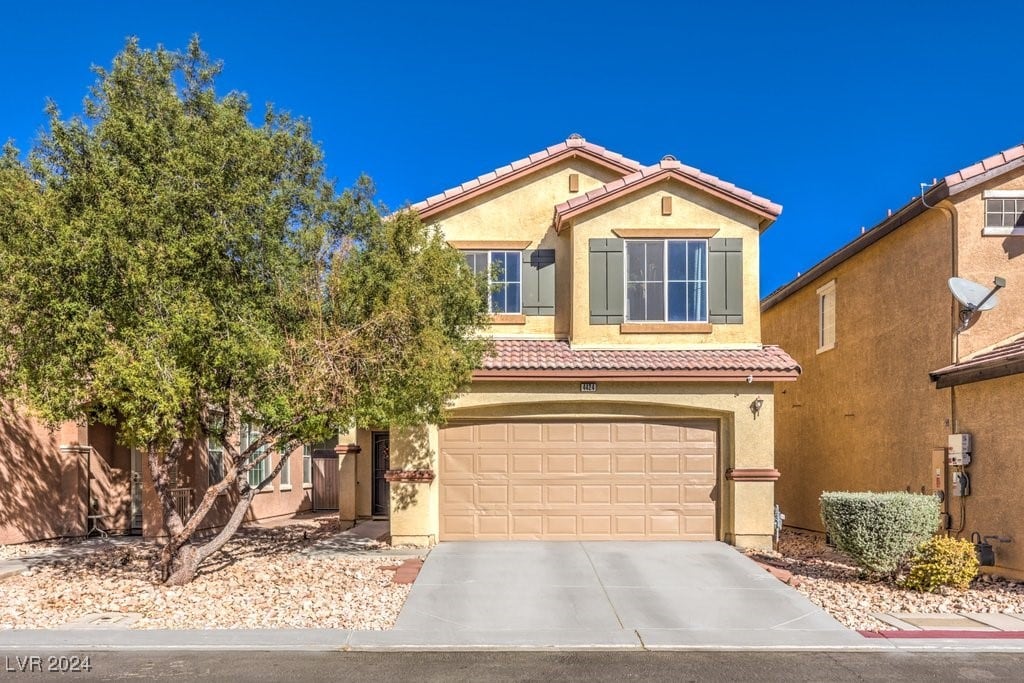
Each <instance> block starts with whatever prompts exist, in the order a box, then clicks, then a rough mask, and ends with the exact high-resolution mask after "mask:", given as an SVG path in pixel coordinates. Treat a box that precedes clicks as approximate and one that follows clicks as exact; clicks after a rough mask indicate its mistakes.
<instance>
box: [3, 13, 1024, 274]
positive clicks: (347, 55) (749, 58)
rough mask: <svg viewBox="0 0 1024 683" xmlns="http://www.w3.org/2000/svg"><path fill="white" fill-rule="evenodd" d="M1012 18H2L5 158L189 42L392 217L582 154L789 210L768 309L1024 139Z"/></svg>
mask: <svg viewBox="0 0 1024 683" xmlns="http://www.w3.org/2000/svg"><path fill="white" fill-rule="evenodd" d="M1022 25H1024V4H1021V3H1012V2H986V3H978V4H971V3H963V2H951V1H948V0H942V1H933V2H928V3H924V2H898V1H890V2H885V3H876V2H871V1H865V2H855V3H838V2H763V1H762V2H735V3H729V2H715V3H709V2H683V1H679V0H674V1H668V2H660V3H658V2H633V3H628V2H614V3H612V2H601V1H597V2H590V3H579V2H553V1H550V0H548V1H542V2H535V1H532V0H522V1H520V2H501V3H491V2H480V1H479V0H477V1H475V2H458V3H453V2H443V1H437V2H401V1H392V2H375V1H373V0H364V1H362V2H320V3H313V2H303V1H301V0H295V1H293V2H284V3H283V2H272V3H271V2H245V3H241V2H231V1H228V0H223V1H221V2H208V3H207V2H196V1H186V0H176V1H175V2H161V3H148V2H92V3H80V2H76V3H71V2H48V3H18V4H12V5H10V6H7V7H5V8H4V12H3V38H2V40H0V65H2V69H0V93H2V106H0V140H2V139H5V138H13V139H14V140H15V142H16V144H17V145H18V146H19V147H21V148H22V149H24V148H26V147H28V146H30V145H31V144H32V142H33V141H34V139H35V138H36V136H37V134H38V132H39V130H40V128H41V126H42V124H43V121H44V118H43V106H44V102H45V99H46V98H47V97H50V98H53V99H54V100H56V102H57V103H58V105H60V107H61V109H62V111H63V112H64V113H65V114H71V113H76V112H77V111H78V110H79V109H80V107H81V101H82V97H83V96H84V94H85V92H86V89H87V87H88V86H89V85H90V84H91V83H92V81H93V76H92V75H91V73H90V72H89V66H90V65H91V64H100V65H109V63H110V61H111V59H112V58H113V56H114V55H115V54H116V53H117V51H118V50H119V49H120V48H121V46H122V44H123V42H124V39H125V37H126V36H128V35H136V36H138V37H139V39H140V41H141V42H142V44H143V46H145V47H153V46H155V45H156V44H158V43H162V44H164V45H165V46H167V47H170V48H175V49H180V48H184V47H185V46H186V45H187V43H188V39H189V36H190V35H191V34H193V33H198V34H199V35H200V36H201V38H202V40H203V45H204V47H205V49H206V50H207V51H208V52H209V53H210V54H211V55H212V56H213V57H215V58H218V59H221V60H223V61H224V65H225V71H224V74H223V77H222V79H221V87H222V88H223V89H224V90H227V89H237V90H242V91H245V92H246V93H248V95H249V96H250V98H251V100H252V101H253V103H254V104H255V105H256V109H257V110H258V111H259V110H262V105H263V103H265V102H268V101H272V102H274V103H275V104H276V105H277V106H278V107H280V108H283V109H287V110H290V111H291V112H293V113H295V114H299V115H302V116H305V117H307V118H309V119H311V121H312V123H313V129H314V135H315V137H316V138H317V139H318V140H320V141H321V142H322V143H323V146H324V149H325V151H326V154H327V164H328V170H329V172H330V174H331V175H333V176H334V177H336V178H337V179H338V180H339V181H340V182H341V183H342V184H345V185H347V184H350V183H351V182H352V181H353V180H354V179H355V178H356V177H357V176H358V174H359V173H360V172H366V173H369V174H370V175H371V176H372V177H373V178H374V180H375V181H376V182H377V185H378V188H379V190H380V197H381V199H383V200H384V201H385V202H387V203H388V204H390V205H392V206H395V205H399V204H401V203H403V202H404V201H406V200H410V201H418V200H419V199H422V198H425V197H427V196H429V195H431V194H435V193H437V192H439V191H441V190H443V189H446V188H448V187H450V186H453V185H457V184H459V183H461V182H463V181H464V180H467V179H469V178H473V177H475V176H477V175H478V174H480V173H484V172H486V171H489V170H491V169H493V168H495V167H498V166H501V165H503V164H505V163H507V162H509V161H511V160H513V159H517V158H520V157H523V156H526V155H527V154H529V153H532V152H534V151H537V150H539V149H542V148H544V147H546V146H548V145H551V144H554V143H556V142H558V141H560V140H563V139H564V138H565V137H566V136H568V135H569V134H570V133H573V132H579V133H581V134H583V135H584V136H585V137H586V138H587V139H589V140H591V141H593V142H596V143H598V144H601V145H604V146H606V147H608V148H610V149H612V150H615V151H617V152H620V153H622V154H625V155H626V156H628V157H631V158H634V159H637V160H639V161H641V162H643V163H654V162H656V161H657V160H658V159H660V158H661V157H662V156H663V155H665V154H668V153H671V154H674V155H675V156H676V157H678V158H679V159H680V160H682V161H683V162H684V163H688V164H690V165H693V166H697V167H699V168H701V169H703V170H705V171H707V172H709V173H713V174H715V175H718V176H720V177H722V178H725V179H726V180H729V181H732V182H735V183H736V184H738V185H740V186H741V187H744V188H746V189H749V190H751V191H753V192H755V193H758V194H761V195H764V196H767V197H769V198H771V199H773V200H775V201H777V202H780V203H781V204H783V205H784V206H785V210H784V212H783V214H782V217H781V218H780V220H779V221H778V222H777V223H776V224H775V225H774V226H772V228H771V229H770V230H768V232H766V233H765V235H764V238H763V240H762V280H761V292H762V294H767V293H768V292H770V291H772V290H773V289H775V288H776V287H778V286H779V285H781V284H784V283H785V282H788V281H789V280H791V279H792V278H793V277H795V275H796V273H797V272H798V271H805V270H807V269H808V267H809V266H811V265H813V264H814V263H816V262H817V261H818V260H820V259H821V258H823V257H824V256H826V255H828V254H829V253H831V252H832V251H834V250H836V249H837V248H839V247H840V246H842V245H843V244H845V243H846V242H848V241H849V240H851V239H853V238H854V237H856V236H857V234H859V232H860V227H861V226H862V225H865V226H869V227H870V226H871V225H874V224H875V223H877V222H878V221H879V220H880V219H881V218H882V217H884V216H885V212H886V209H887V208H893V209H895V208H897V207H898V206H900V205H902V204H903V203H905V202H906V201H907V200H908V199H909V198H910V197H911V196H912V195H915V194H917V193H918V191H919V186H918V183H920V182H922V181H930V180H931V179H932V178H933V177H935V176H939V177H941V176H943V175H945V174H947V173H949V172H952V171H954V170H956V169H958V168H960V167H963V166H966V165H968V164H970V163H973V162H974V161H977V160H979V159H981V158H984V157H986V156H989V155H991V154H994V153H996V152H998V151H1000V150H1002V149H1005V148H1007V147H1011V146H1013V145H1015V144H1018V143H1020V142H1021V141H1022V140H1024V88H1022V87H1021V84H1022V74H1024V50H1022V49H1021V43H1020V39H1019V29H1020V27H1021V26H1022Z"/></svg>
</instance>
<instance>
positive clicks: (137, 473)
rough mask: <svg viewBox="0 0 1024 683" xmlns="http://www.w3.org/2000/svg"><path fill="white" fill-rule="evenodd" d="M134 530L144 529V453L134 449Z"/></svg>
mask: <svg viewBox="0 0 1024 683" xmlns="http://www.w3.org/2000/svg"><path fill="white" fill-rule="evenodd" d="M132 531H138V532H141V531H142V453H140V452H139V449H137V448H133V449H132Z"/></svg>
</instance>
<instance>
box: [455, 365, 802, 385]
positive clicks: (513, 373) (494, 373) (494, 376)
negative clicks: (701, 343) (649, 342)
mask: <svg viewBox="0 0 1024 683" xmlns="http://www.w3.org/2000/svg"><path fill="white" fill-rule="evenodd" d="M799 377H800V370H799V369H796V370H573V369H569V368H560V369H549V370H544V369H521V370H512V369H499V370H474V371H473V380H474V381H502V380H505V381H531V382H537V381H540V382H545V381H548V382H564V381H570V380H587V381H598V380H600V381H605V382H633V381H637V380H642V381H644V382H792V381H795V380H796V379H798V378H799Z"/></svg>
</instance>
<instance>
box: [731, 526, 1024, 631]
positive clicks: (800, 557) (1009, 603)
mask: <svg viewBox="0 0 1024 683" xmlns="http://www.w3.org/2000/svg"><path fill="white" fill-rule="evenodd" d="M750 555H751V557H753V558H754V559H758V560H760V561H762V562H765V563H766V564H771V565H774V566H777V567H781V568H782V569H786V570H788V571H790V572H792V573H793V576H794V577H795V578H796V579H797V581H798V582H799V585H798V586H797V590H799V591H800V592H801V593H803V594H804V595H806V596H807V597H808V598H810V600H811V601H812V602H814V603H815V604H817V605H819V606H820V607H822V608H823V609H825V611H826V612H828V613H829V614H831V615H832V616H833V617H835V618H836V619H837V620H838V621H840V622H841V623H843V624H845V625H846V626H848V627H850V628H854V629H858V630H869V631H878V630H890V629H892V626H890V625H888V624H885V623H882V622H880V621H879V620H877V619H875V618H874V617H872V616H871V613H872V612H884V613H892V612H920V613H923V614H949V613H953V612H989V613H991V612H1002V613H1005V614H1013V615H1020V614H1024V584H1022V583H1020V582H1017V581H1010V580H1007V579H1001V578H996V577H991V576H985V575H983V576H980V577H979V578H977V579H975V581H974V583H973V584H972V585H971V588H970V589H968V590H967V591H964V592H960V591H956V590H947V591H944V592H943V593H918V592H917V591H912V590H904V589H903V588H900V587H899V586H897V585H895V584H894V583H892V582H889V581H869V580H864V579H861V578H860V569H859V568H858V567H857V566H856V565H855V564H854V562H853V561H852V560H850V559H849V558H848V557H846V556H845V555H843V554H842V553H839V552H837V551H834V550H832V549H830V548H828V547H827V546H826V545H825V542H824V538H823V536H822V535H820V534H812V533H809V532H801V531H796V530H792V529H785V530H784V531H783V533H782V535H781V537H780V539H779V548H778V552H777V553H764V552H751V553H750Z"/></svg>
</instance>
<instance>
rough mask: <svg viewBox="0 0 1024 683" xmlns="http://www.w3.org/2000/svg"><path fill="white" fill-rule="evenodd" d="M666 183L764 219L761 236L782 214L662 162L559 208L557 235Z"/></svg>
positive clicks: (755, 199) (770, 205) (770, 204)
mask: <svg viewBox="0 0 1024 683" xmlns="http://www.w3.org/2000/svg"><path fill="white" fill-rule="evenodd" d="M666 179H671V180H675V181H678V182H681V183H683V184H684V185H687V186H689V187H692V188H695V189H697V190H700V191H702V192H705V193H707V194H710V195H712V196H714V197H717V198H718V199H721V200H723V201H725V202H728V203H729V204H733V205H734V206H738V207H739V208H741V209H744V210H746V211H749V212H751V213H753V214H754V215H756V216H758V217H760V218H761V220H760V222H759V223H758V228H759V230H760V231H762V232H763V231H764V230H765V229H767V228H768V226H770V225H771V224H772V223H774V222H775V219H776V218H778V217H779V214H780V213H782V206H781V205H779V204H775V203H774V202H772V201H770V200H768V199H764V198H763V197H758V196H757V195H754V194H752V193H750V192H747V191H745V190H739V188H736V186H735V185H732V184H731V183H726V182H724V181H722V180H720V179H718V178H715V177H714V176H710V175H708V174H705V173H701V172H700V171H699V170H698V169H695V168H691V167H688V166H683V165H682V164H680V163H679V162H676V161H672V162H666V161H662V162H661V163H660V164H659V165H656V166H651V167H648V168H645V169H643V170H641V171H639V172H638V173H634V174H633V175H631V176H628V177H626V178H623V179H622V180H617V181H613V182H611V183H608V184H607V185H605V186H603V187H601V188H598V189H597V190H593V191H591V192H588V193H587V194H585V195H583V196H581V197H574V198H573V199H570V200H569V201H567V202H562V203H561V204H559V205H557V206H556V207H555V217H554V221H553V223H554V228H555V231H556V232H561V231H562V230H563V229H565V228H567V227H569V225H571V222H572V220H573V219H575V218H577V217H579V216H581V215H583V214H586V213H589V212H590V211H593V210H594V209H596V208H598V207H600V206H602V205H604V204H606V203H608V202H611V201H614V200H616V199H619V198H620V197H623V196H626V195H629V194H631V193H633V192H636V191H637V190H641V189H643V188H645V187H649V186H651V185H653V184H655V183H659V182H661V181H663V180H666Z"/></svg>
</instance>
